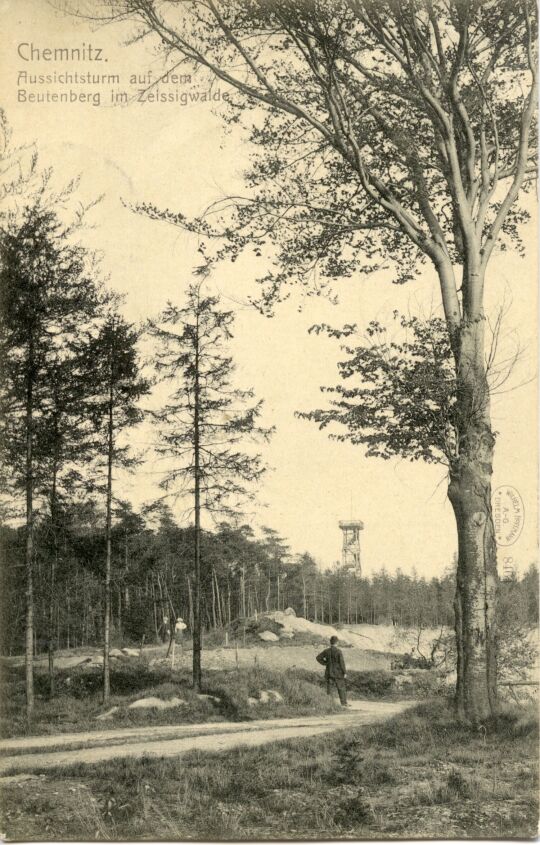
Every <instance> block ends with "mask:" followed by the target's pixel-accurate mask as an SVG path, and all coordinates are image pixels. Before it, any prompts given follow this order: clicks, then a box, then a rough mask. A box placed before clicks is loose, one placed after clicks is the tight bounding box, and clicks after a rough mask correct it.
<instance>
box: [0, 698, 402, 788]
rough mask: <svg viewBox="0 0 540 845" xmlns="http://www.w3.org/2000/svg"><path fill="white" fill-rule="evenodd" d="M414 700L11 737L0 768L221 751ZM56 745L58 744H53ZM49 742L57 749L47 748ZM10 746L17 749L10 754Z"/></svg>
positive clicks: (367, 718)
mask: <svg viewBox="0 0 540 845" xmlns="http://www.w3.org/2000/svg"><path fill="white" fill-rule="evenodd" d="M414 703H415V702H413V701H399V702H380V701H353V702H351V709H350V710H347V711H346V712H344V713H343V714H339V715H337V716H307V717H298V718H294V719H270V720H268V719H267V720H258V721H254V722H222V723H213V724H199V725H157V726H153V727H148V728H144V727H143V728H124V729H117V730H109V731H92V732H87V733H78V734H64V735H63V736H43V737H39V736H37V737H14V738H12V739H6V740H2V742H0V753H1V755H2V756H1V757H0V774H1V775H4V776H5V775H7V773H8V772H9V773H10V774H16V773H20V772H28V771H33V770H43V769H51V768H55V767H57V766H68V765H73V764H79V763H98V762H101V761H104V760H111V759H114V758H119V757H143V756H144V757H174V756H177V755H179V754H184V753H185V752H187V751H196V750H197V751H225V750H227V749H229V748H233V747H235V746H239V745H242V746H257V745H264V744H266V743H268V742H276V741H278V740H283V739H293V738H294V739H300V738H302V737H309V736H318V735H320V734H324V733H329V732H330V731H334V730H339V729H341V728H345V727H358V726H360V725H368V724H373V723H376V722H382V721H385V720H386V719H389V718H391V717H392V716H396V715H397V714H398V713H402V712H403V711H404V710H406V709H407V708H408V707H411V706H412V705H413V704H414ZM59 746H63V747H61V748H60V749H58V747H59ZM70 746H71V747H70ZM73 746H79V747H75V748H74V747H73ZM51 747H54V748H55V749H57V750H54V751H47V748H51ZM29 749H32V751H31V752H30V750H29ZM14 751H19V752H23V753H19V754H13V752H14ZM10 752H11V754H10ZM3 779H8V778H3Z"/></svg>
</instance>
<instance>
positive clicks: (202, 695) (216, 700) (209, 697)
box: [197, 692, 221, 704]
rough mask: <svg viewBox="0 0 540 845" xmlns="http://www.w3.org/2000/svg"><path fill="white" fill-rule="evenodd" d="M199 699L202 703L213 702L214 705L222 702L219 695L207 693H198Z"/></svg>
mask: <svg viewBox="0 0 540 845" xmlns="http://www.w3.org/2000/svg"><path fill="white" fill-rule="evenodd" d="M197 698H199V699H200V700H201V701H212V702H213V703H214V704H219V702H220V700H221V699H219V698H218V697H217V695H208V693H205V692H199V693H197Z"/></svg>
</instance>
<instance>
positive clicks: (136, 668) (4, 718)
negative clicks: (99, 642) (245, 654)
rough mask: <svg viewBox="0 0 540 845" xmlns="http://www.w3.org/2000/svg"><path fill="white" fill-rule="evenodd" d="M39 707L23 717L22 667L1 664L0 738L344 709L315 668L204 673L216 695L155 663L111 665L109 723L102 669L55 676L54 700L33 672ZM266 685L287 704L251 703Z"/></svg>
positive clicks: (185, 675) (186, 674) (40, 675)
mask: <svg viewBox="0 0 540 845" xmlns="http://www.w3.org/2000/svg"><path fill="white" fill-rule="evenodd" d="M35 686H36V707H35V714H34V718H33V720H32V723H31V724H30V725H28V724H27V723H26V717H25V707H24V702H25V697H24V669H23V667H16V668H13V667H11V668H8V667H3V670H2V685H1V687H0V707H1V710H0V736H2V737H9V736H22V735H25V734H29V735H39V734H61V733H68V732H72V731H91V730H99V729H106V728H111V727H135V726H137V725H160V724H189V723H197V722H220V721H243V720H250V719H264V718H279V717H287V716H305V715H317V714H322V713H334V712H337V711H338V710H339V709H340V708H339V706H338V705H337V703H336V702H335V701H334V700H333V699H330V698H329V697H328V696H327V695H326V692H325V689H324V687H323V684H322V679H321V677H320V673H319V675H317V673H308V672H302V671H301V670H294V669H292V670H289V671H285V672H278V671H270V670H268V669H262V668H256V667H254V668H251V669H244V668H241V669H240V670H238V671H237V670H226V671H211V672H206V673H205V674H204V686H203V693H204V694H207V695H211V696H214V697H215V699H218V700H212V699H205V698H199V697H198V696H197V694H196V692H195V691H194V690H193V689H192V686H191V675H190V673H189V672H188V671H187V670H185V669H180V670H171V669H170V668H169V667H150V666H148V664H146V663H145V662H144V661H138V660H132V661H126V662H125V663H119V664H117V665H115V666H114V667H112V668H111V702H110V705H109V707H118V708H119V709H118V711H117V712H116V713H114V714H113V715H112V717H111V718H109V719H106V720H103V721H101V720H98V719H96V717H97V716H99V715H100V714H102V713H104V712H106V711H107V710H108V709H109V707H107V708H104V707H103V705H102V703H101V689H102V678H101V671H100V670H99V669H97V668H94V669H90V668H86V667H83V668H79V667H78V668H77V669H75V670H73V669H71V670H64V671H61V672H58V673H57V676H56V691H57V694H56V695H55V697H54V698H49V696H48V680H47V677H46V675H45V674H44V673H36V676H35ZM261 690H275V691H277V692H278V693H280V695H281V696H282V698H283V701H281V702H277V701H269V702H268V703H262V702H261V703H258V704H256V705H255V706H250V705H249V703H248V698H249V697H252V698H253V697H254V698H257V697H258V696H259V694H260V692H261ZM147 697H156V698H160V699H164V700H167V699H171V698H173V697H177V698H180V699H182V700H183V701H184V702H185V703H184V704H183V705H181V706H179V707H175V708H171V709H167V710H156V709H151V710H148V709H144V710H136V709H135V710H130V709H129V708H128V705H129V704H130V703H131V702H133V701H136V700H137V699H140V698H147Z"/></svg>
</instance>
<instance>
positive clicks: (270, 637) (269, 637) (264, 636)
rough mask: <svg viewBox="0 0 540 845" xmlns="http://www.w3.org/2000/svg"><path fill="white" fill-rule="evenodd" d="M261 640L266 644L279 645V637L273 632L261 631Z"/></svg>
mask: <svg viewBox="0 0 540 845" xmlns="http://www.w3.org/2000/svg"><path fill="white" fill-rule="evenodd" d="M259 639H260V640H263V642H265V643H277V641H278V640H279V637H278V635H277V634H273V633H272V631H259Z"/></svg>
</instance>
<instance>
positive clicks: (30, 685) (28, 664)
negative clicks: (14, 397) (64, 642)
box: [25, 343, 34, 720]
mask: <svg viewBox="0 0 540 845" xmlns="http://www.w3.org/2000/svg"><path fill="white" fill-rule="evenodd" d="M33 366H34V349H33V344H32V343H30V345H29V350H28V383H27V388H26V547H25V567H26V632H25V679H26V716H27V719H28V720H30V719H31V717H32V714H33V712H34V587H33V557H34V465H33V459H34V455H33V436H34V433H33V411H34V396H33V382H32V368H33Z"/></svg>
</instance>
